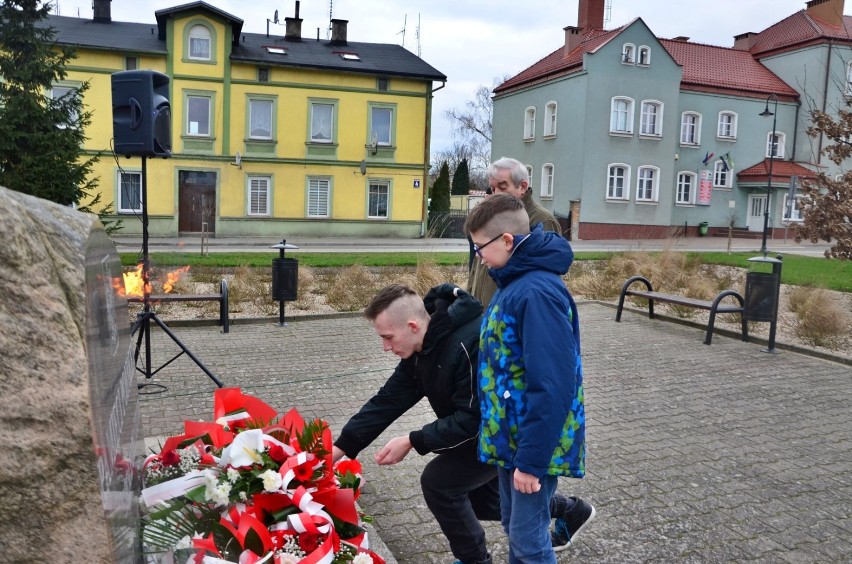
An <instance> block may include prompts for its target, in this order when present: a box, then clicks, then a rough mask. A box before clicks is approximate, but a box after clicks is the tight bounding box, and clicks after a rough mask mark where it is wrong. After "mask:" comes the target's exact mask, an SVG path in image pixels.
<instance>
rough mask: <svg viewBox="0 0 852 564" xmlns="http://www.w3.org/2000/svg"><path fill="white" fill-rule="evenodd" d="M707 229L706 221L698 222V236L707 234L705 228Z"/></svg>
mask: <svg viewBox="0 0 852 564" xmlns="http://www.w3.org/2000/svg"><path fill="white" fill-rule="evenodd" d="M708 229H709V224H708V223H707V222H706V221H702V222H701V223H699V224H698V236H699V237H704V236H705V235H707V230H708Z"/></svg>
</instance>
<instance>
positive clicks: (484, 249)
mask: <svg viewBox="0 0 852 564" xmlns="http://www.w3.org/2000/svg"><path fill="white" fill-rule="evenodd" d="M465 232H466V233H468V234H469V235H470V237H471V239H472V241H473V244H474V251H475V252H476V254H477V255H479V258H480V260H481V261H482V262H483V263H484V264H486V265H487V266H488V267H489V274H490V275H491V276H492V277H493V278H494V281H495V282H496V284H497V288H498V290H497V293H496V294H495V295H494V297H493V298H492V300H491V302H490V304H489V305H488V309H487V310H486V312H485V315H484V317H483V320H482V327H481V332H480V344H479V346H480V351H479V388H480V406H481V412H482V421H481V425H480V437H479V457H480V460H482V461H483V462H486V463H489V464H494V465H496V466H497V467H498V476H499V482H500V504H501V516H502V524H503V528H504V529H505V530H506V533H507V534H508V536H509V562H510V564H514V563H516V562H523V563H532V562H535V563H539V562H542V563H554V562H556V557H555V555H554V553H553V549H552V548H551V540H550V535H549V532H548V528H549V525H550V518H551V515H550V510H549V502H550V498H551V497H552V496H553V494H554V492H555V491H556V485H557V484H556V482H557V480H556V479H557V476H570V477H573V478H582V477H583V476H584V474H585V446H584V438H585V412H584V406H583V377H582V365H581V362H580V334H579V323H578V318H577V308H576V306H575V304H574V300H573V299H572V298H571V295H570V294H569V293H568V290H567V288H566V287H565V284H564V283H563V282H562V278H561V276H562V275H563V274H565V273H566V272H568V268H569V267H570V265H571V262H572V261H573V258H574V255H573V252H572V251H571V247H570V245H569V244H568V242H567V241H566V240H565V239H563V238H562V237H560V236H559V235H558V234H555V233H545V232H544V231H543V230H542V227H541V225H536V226H535V227H534V228H533V229H532V230H530V227H529V217H528V215H527V212H526V211H525V209H524V205H523V202H521V201H520V200H518V199H516V198H513V197H511V196H509V195H504V194H495V195H493V196H490V197H489V198H487V199H486V200H485V201H483V202H481V203H480V204H478V205H477V206H476V207H475V208H474V209H473V211H472V212H471V213H470V215H469V216H468V219H467V221H466V222H465ZM572 500H573V502H574V504H573V507H572V508H571V510H570V511H569V512H567V513H568V514H570V518H569V519H567V520H565V521H563V528H565V529H566V530H565V533H566V534H567V536H568V539H569V541H570V540H571V539H573V537H574V536H576V534H577V533H578V532H579V530H580V529H581V528H582V527H583V526H585V525H586V524H587V523H588V522H589V521H591V520H592V519H593V518H594V515H595V510H594V508H593V507H592V506H591V505H590V504H588V503H587V502H585V501H583V500H581V499H579V498H572ZM557 532H558V531H557Z"/></svg>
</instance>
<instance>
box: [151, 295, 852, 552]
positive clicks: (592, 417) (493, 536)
mask: <svg viewBox="0 0 852 564" xmlns="http://www.w3.org/2000/svg"><path fill="white" fill-rule="evenodd" d="M579 311H580V324H581V333H582V345H583V360H584V371H585V387H586V401H587V404H586V412H587V429H586V432H587V443H588V456H587V471H588V474H587V477H586V479H584V480H570V479H561V480H560V485H559V489H560V491H562V492H563V493H565V494H568V495H580V496H582V497H584V498H586V499H587V500H589V501H591V502H592V503H593V504H594V505H595V507H596V508H597V511H598V516H597V518H596V519H595V521H594V522H593V523H592V524H591V525H589V527H588V528H586V529H585V530H584V531H583V534H582V536H581V537H580V538H579V539H578V540H577V541H576V543H575V545H574V546H573V547H571V548H570V549H569V550H567V551H565V552H563V553H560V555H559V561H560V562H569V561H575V562H618V563H621V562H653V561H656V562H672V561H678V562H682V561H683V562H718V561H749V560H752V561H758V562H782V563H784V562H791V563H793V562H849V561H850V560H852V518H850V508H852V418H850V413H852V367H850V366H848V365H843V364H840V363H833V362H830V361H826V360H820V359H817V358H814V357H810V356H806V355H802V354H797V353H794V352H787V351H784V352H782V353H781V354H777V355H771V354H766V353H763V352H761V348H762V347H761V346H760V345H757V344H754V343H743V342H741V341H739V340H737V339H734V338H727V337H722V336H716V337H715V338H714V339H713V344H712V345H711V346H706V345H704V344H703V343H702V341H703V336H704V332H703V330H701V329H696V328H691V327H685V326H682V325H678V324H674V323H669V322H666V321H663V320H651V319H648V318H647V316H645V315H642V314H638V313H633V312H625V314H624V317H623V320H622V322H621V323H616V322H615V321H614V318H615V310H614V309H613V308H611V307H608V306H606V305H603V304H599V303H594V302H586V303H581V304H580V305H579ZM173 330H174V331H175V333H176V334H177V336H178V337H179V338H180V339H181V340H182V341H183V342H184V343H185V344H186V345H187V346H188V347H189V349H190V350H191V351H192V352H193V353H194V354H195V355H196V356H197V357H198V358H199V359H201V360H202V362H203V363H204V364H205V365H206V366H207V367H208V368H210V369H211V371H212V372H214V373H215V374H216V375H217V376H219V377H221V378H222V379H223V380H224V381H225V384H226V385H227V386H239V387H241V388H242V389H243V390H244V391H245V392H247V393H250V394H253V395H256V396H258V397H260V398H261V399H263V400H264V401H266V402H267V403H269V404H270V405H272V406H274V407H276V408H278V409H279V410H282V409H284V408H289V407H295V408H297V409H298V410H299V412H300V413H301V414H302V415H303V416H305V417H321V418H323V419H325V420H327V421H328V422H329V425H330V426H331V429H332V432H333V433H336V432H337V431H339V430H340V428H341V427H342V425H343V424H344V423H345V422H346V420H347V419H348V417H349V416H350V415H351V414H353V413H355V412H356V411H357V409H358V408H360V406H361V405H362V404H363V403H364V402H365V401H366V400H367V399H368V398H369V397H370V396H371V394H372V393H373V392H374V391H375V390H376V389H378V387H379V386H380V385H381V384H382V383H383V382H384V380H385V379H386V378H387V376H389V374H390V371H391V370H392V368H393V367H394V366H395V365H396V362H397V359H396V357H393V356H392V355H391V354H389V353H383V352H382V351H381V345H380V341H379V339H378V337H376V336H375V334H374V333H373V331H372V328H371V327H370V325H369V324H368V322H367V321H365V320H364V319H363V318H361V317H360V316H351V317H333V318H332V317H329V318H322V319H311V320H292V321H289V322H288V324H287V325H286V326H284V327H278V326H277V324H276V323H274V322H272V321H270V322H269V323H263V324H251V325H248V324H246V325H243V324H238V325H232V327H231V331H230V333H229V334H222V333H221V329H220V328H218V327H213V326H206V327H173ZM151 350H152V353H153V354H154V359H155V362H154V364H155V365H157V361H159V362H164V361H165V360H168V359H169V358H171V357H172V356H174V355H175V354H177V352H179V350H178V349H177V348H176V347H175V345H174V344H173V343H172V341H171V340H170V339H169V338H168V337H166V336H165V335H164V334H163V333H162V332H161V331H159V330H158V329H155V330H153V331H152V346H151ZM153 381H154V382H159V383H162V384H164V385H165V386H167V388H168V389H167V390H166V391H165V392H163V393H161V394H155V395H146V396H143V399H142V402H141V405H142V414H143V425H144V427H143V432H144V434H145V435H146V436H147V437H156V436H165V435H170V434H175V433H177V432H179V431H180V429H181V424H182V422H183V420H184V419H205V420H207V419H209V418H210V416H211V413H212V404H213V402H212V398H213V393H212V392H213V389H214V388H215V385H214V384H213V382H212V381H210V380H209V379H208V378H207V376H206V375H205V374H204V373H203V372H201V371H200V370H199V369H198V368H197V367H196V366H195V365H194V364H193V363H192V362H191V360H189V359H188V358H187V357H186V355H184V356H181V357H180V358H178V359H177V360H176V361H174V362H173V363H172V364H170V365H169V366H168V367H166V368H165V369H163V370H162V371H161V372H159V373H158V374H157V375H156V376H155V377H154V379H153ZM150 389H151V388H144V389H143V390H142V391H143V392H145V391H148V390H150ZM430 417H431V412H430V409H429V407H428V405H427V404H426V403H425V402H421V403H420V404H418V406H416V407H415V408H414V409H412V410H411V411H410V412H409V413H408V414H406V416H404V417H403V418H401V419H400V420H399V421H397V422H396V423H395V424H394V425H393V426H392V427H391V428H390V429H388V430H387V431H386V432H385V434H384V435H383V436H382V437H380V438H379V439H378V440H377V441H376V443H374V445H373V446H372V447H371V448H368V449H367V450H366V451H365V452H364V453H362V457H361V459H362V462H363V463H364V473H365V477H366V480H367V484H366V485H365V486H364V493H363V495H362V497H361V499H360V500H359V503H361V506H362V508H363V509H364V511H365V512H367V513H368V514H371V515H373V517H374V519H375V527H376V530H377V531H378V533H379V535H380V537H381V539H382V541H384V543H385V544H386V545H387V546H388V547H389V549H390V550H391V552H392V553H393V554H394V556H395V557H396V559H397V560H398V561H399V562H403V563H418V564H419V563H424V564H425V563H438V562H446V563H449V562H452V560H453V557H452V555H451V554H450V552H449V550H448V547H447V543H446V541H445V540H444V537H443V536H442V535H441V533H440V531H439V529H438V527H437V524H436V523H435V522H434V520H433V518H432V516H431V514H430V513H429V511H428V509H427V508H426V505H425V503H424V502H423V498H422V495H421V493H420V488H419V478H418V477H419V473H420V470H421V469H422V467H423V466H424V464H425V462H427V461H428V457H421V456H418V455H417V454H416V453H414V452H412V454H410V455H409V456H408V457H407V458H406V460H404V461H403V462H402V463H400V464H398V465H396V466H391V467H379V466H377V465H375V463H373V461H372V455H373V453H374V452H375V451H376V450H377V448H378V447H380V446H381V445H383V444H384V441H385V440H387V439H389V438H391V437H393V436H396V435H400V434H403V433H407V432H408V431H409V430H411V429H413V428H417V427H419V426H420V425H422V424H423V423H424V422H426V421H428V420H429V418H430ZM487 533H488V538H489V545H490V548H491V550H492V553H493V555H494V557H495V562H506V561H507V548H506V540H505V536H504V535H503V532H502V530H501V529H500V528H499V527H498V526H497V525H496V524H489V525H488V526H487Z"/></svg>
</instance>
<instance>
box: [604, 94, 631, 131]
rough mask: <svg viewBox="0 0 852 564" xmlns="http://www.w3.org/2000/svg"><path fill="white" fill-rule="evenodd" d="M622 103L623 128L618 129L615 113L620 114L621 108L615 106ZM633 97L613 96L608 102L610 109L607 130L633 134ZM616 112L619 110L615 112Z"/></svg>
mask: <svg viewBox="0 0 852 564" xmlns="http://www.w3.org/2000/svg"><path fill="white" fill-rule="evenodd" d="M621 103H624V105H625V108H624V112H623V113H624V129H618V126H619V125H620V124H619V123H618V120H617V117H616V116H617V115H619V116H620V115H621V109H620V108H617V107H616V105H617V104H621ZM634 103H635V102H634V100H633V98H628V97H626V96H613V97H612V101H611V102H610V110H609V132H610V133H615V134H621V135H632V134H633V104H634ZM616 112H619V113H618V114H616Z"/></svg>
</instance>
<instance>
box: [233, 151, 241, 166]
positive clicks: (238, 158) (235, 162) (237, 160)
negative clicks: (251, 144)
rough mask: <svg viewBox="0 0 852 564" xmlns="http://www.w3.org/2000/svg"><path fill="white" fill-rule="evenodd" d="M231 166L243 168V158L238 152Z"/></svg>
mask: <svg viewBox="0 0 852 564" xmlns="http://www.w3.org/2000/svg"><path fill="white" fill-rule="evenodd" d="M231 165H233V166H238V167H240V168H243V156H242V155H241V154H240V152H239V151H237V154H236V155H234V162H232V163H231Z"/></svg>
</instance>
